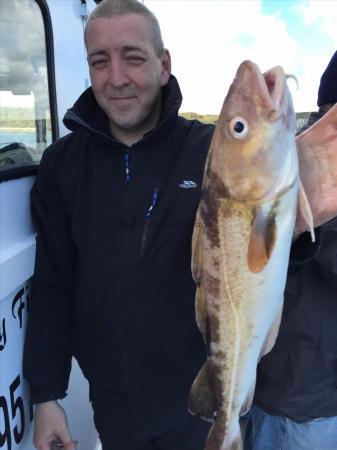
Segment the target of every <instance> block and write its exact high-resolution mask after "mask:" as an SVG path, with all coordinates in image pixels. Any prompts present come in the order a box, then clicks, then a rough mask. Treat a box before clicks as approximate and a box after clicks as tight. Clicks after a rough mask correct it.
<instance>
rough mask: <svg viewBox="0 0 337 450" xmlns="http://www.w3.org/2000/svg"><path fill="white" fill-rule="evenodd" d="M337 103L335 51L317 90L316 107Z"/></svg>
mask: <svg viewBox="0 0 337 450" xmlns="http://www.w3.org/2000/svg"><path fill="white" fill-rule="evenodd" d="M336 102H337V51H336V52H335V53H334V54H333V56H332V58H331V60H330V62H329V64H328V66H327V68H326V69H325V71H324V73H323V75H322V78H321V81H320V85H319V89H318V98H317V105H318V106H321V105H324V104H326V103H336Z"/></svg>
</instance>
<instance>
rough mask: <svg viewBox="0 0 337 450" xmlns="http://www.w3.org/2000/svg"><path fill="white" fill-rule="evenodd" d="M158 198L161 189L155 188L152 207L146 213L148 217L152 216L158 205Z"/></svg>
mask: <svg viewBox="0 0 337 450" xmlns="http://www.w3.org/2000/svg"><path fill="white" fill-rule="evenodd" d="M158 197H159V189H158V188H155V189H154V191H153V193H152V200H151V205H150V207H149V209H148V211H147V213H146V217H150V216H151V214H152V211H153V209H154V207H155V206H156V204H157V201H158Z"/></svg>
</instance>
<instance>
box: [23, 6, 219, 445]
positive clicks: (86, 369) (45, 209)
mask: <svg viewBox="0 0 337 450" xmlns="http://www.w3.org/2000/svg"><path fill="white" fill-rule="evenodd" d="M85 41H86V47H87V53H88V63H89V67H90V76H91V81H92V88H90V89H88V90H87V91H85V92H84V93H83V94H82V96H81V97H80V98H79V100H78V101H77V102H76V104H75V106H74V107H73V108H72V109H70V110H69V111H68V112H67V114H66V116H65V123H66V125H67V126H68V128H70V129H71V130H73V132H72V133H70V134H69V135H67V136H66V137H64V138H62V139H60V140H59V141H57V142H56V143H54V144H53V145H52V146H50V147H49V148H48V149H47V150H46V152H45V153H44V155H43V158H42V161H41V164H40V171H39V175H38V178H37V181H36V183H35V186H34V188H33V190H32V197H31V198H32V213H33V218H34V222H35V224H36V227H37V231H38V236H37V255H36V269H35V276H34V281H33V286H32V299H31V307H30V320H29V324H28V330H27V338H26V346H25V357H24V373H25V376H26V378H27V380H28V382H29V384H30V389H31V400H32V402H33V403H35V404H37V408H36V418H35V435H34V444H35V446H36V447H37V449H38V450H49V449H51V448H52V445H53V444H52V442H59V443H62V444H63V445H64V447H65V448H66V449H67V450H72V449H73V448H74V446H75V444H74V442H73V441H72V437H71V435H70V433H69V430H68V427H67V424H66V417H65V414H64V412H63V410H62V409H61V408H60V406H59V405H58V403H57V399H60V398H63V397H64V396H65V395H66V390H67V385H68V378H69V372H70V364H71V357H72V355H74V356H75V357H76V358H77V360H78V362H79V364H80V367H81V369H82V370H83V373H84V375H85V377H86V378H87V379H88V380H89V384H90V396H91V400H92V405H93V409H94V420H95V425H96V427H97V429H98V432H99V435H100V438H101V440H102V444H103V449H104V450H113V449H115V450H150V449H153V450H202V449H203V446H204V442H205V439H206V436H207V433H208V430H209V424H208V423H206V422H203V421H202V420H201V419H199V418H197V417H192V416H190V415H189V413H188V410H187V397H188V392H189V389H190V386H191V385H192V382H193V380H194V378H195V376H196V374H197V372H198V370H199V368H200V366H201V365H202V363H203V360H204V358H205V353H204V346H203V343H202V338H201V335H200V333H199V330H198V329H197V326H196V323H195V314H194V293H195V287H194V282H193V280H192V277H191V268H190V260H191V235H192V229H193V224H194V216H195V212H196V209H197V206H198V201H199V196H200V187H201V183H202V176H203V166H204V161H205V158H206V153H207V150H208V147H209V143H210V139H211V135H212V132H213V127H212V126H206V125H202V124H200V123H199V122H196V121H186V120H184V119H183V118H181V117H178V109H179V107H180V104H181V101H182V97H181V93H180V90H179V86H178V83H177V81H176V79H175V78H174V77H173V76H172V75H170V72H171V62H170V55H169V52H168V51H167V50H165V49H164V46H163V42H162V39H161V34H160V28H159V25H158V22H157V20H156V18H155V17H154V16H153V14H152V13H151V12H150V11H149V10H148V9H147V8H146V7H145V6H144V5H142V4H141V3H140V2H137V1H135V0H103V2H102V3H100V4H99V5H98V6H97V8H96V9H95V10H94V12H93V13H92V14H91V16H90V17H89V20H88V23H87V27H86V31H85Z"/></svg>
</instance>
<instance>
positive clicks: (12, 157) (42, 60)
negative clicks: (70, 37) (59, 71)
mask: <svg viewBox="0 0 337 450" xmlns="http://www.w3.org/2000/svg"><path fill="white" fill-rule="evenodd" d="M51 139H52V137H51V120H50V105H49V92H48V76H47V58H46V41H45V30H44V22H43V18H42V13H41V10H40V8H39V6H38V4H37V3H36V2H35V0H1V1H0V169H1V168H3V167H5V166H6V168H8V167H9V164H13V163H27V162H28V163H29V162H33V161H39V160H40V158H41V155H42V153H43V150H44V149H45V148H46V146H47V145H49V144H50V143H51Z"/></svg>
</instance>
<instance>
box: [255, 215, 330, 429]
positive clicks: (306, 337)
mask: <svg viewBox="0 0 337 450" xmlns="http://www.w3.org/2000/svg"><path fill="white" fill-rule="evenodd" d="M317 238H318V242H317V243H316V244H312V243H311V242H310V236H309V233H305V234H304V235H302V236H301V237H300V238H299V239H298V241H297V242H296V243H295V245H294V246H293V248H292V254H291V264H290V268H289V274H288V280H287V285H286V291H285V303H284V310H283V316H282V322H281V327H280V332H279V335H278V337H277V340H276V343H275V347H274V348H273V350H272V351H271V352H270V353H269V354H268V355H266V356H265V357H264V358H262V360H261V362H260V365H259V367H258V372H257V385H256V390H255V402H256V403H257V404H258V405H259V406H261V407H262V408H263V409H264V410H265V411H267V412H268V413H270V414H275V415H283V416H286V417H289V418H291V419H293V420H295V421H297V422H304V421H307V420H310V419H312V418H318V417H329V416H337V218H336V219H334V220H332V221H330V222H329V223H327V224H325V225H324V226H322V227H320V229H319V230H317Z"/></svg>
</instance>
